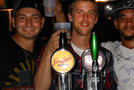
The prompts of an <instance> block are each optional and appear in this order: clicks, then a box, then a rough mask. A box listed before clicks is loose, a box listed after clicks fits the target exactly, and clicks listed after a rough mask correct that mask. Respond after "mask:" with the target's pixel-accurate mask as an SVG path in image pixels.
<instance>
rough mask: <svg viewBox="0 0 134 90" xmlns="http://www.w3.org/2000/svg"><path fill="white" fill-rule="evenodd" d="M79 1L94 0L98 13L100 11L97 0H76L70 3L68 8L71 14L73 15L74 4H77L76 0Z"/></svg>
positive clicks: (91, 0)
mask: <svg viewBox="0 0 134 90" xmlns="http://www.w3.org/2000/svg"><path fill="white" fill-rule="evenodd" d="M78 1H89V2H92V3H93V4H94V6H95V9H96V11H95V12H96V15H97V14H98V13H99V10H98V5H97V3H96V2H95V0H74V1H73V2H72V3H71V4H70V5H69V9H68V13H69V14H70V15H72V11H73V9H74V6H75V4H76V2H78Z"/></svg>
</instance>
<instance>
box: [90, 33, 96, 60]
mask: <svg viewBox="0 0 134 90" xmlns="http://www.w3.org/2000/svg"><path fill="white" fill-rule="evenodd" d="M90 47H91V48H90V49H91V56H92V59H93V61H95V62H97V60H98V41H97V36H96V34H95V32H93V33H92V36H91V42H90Z"/></svg>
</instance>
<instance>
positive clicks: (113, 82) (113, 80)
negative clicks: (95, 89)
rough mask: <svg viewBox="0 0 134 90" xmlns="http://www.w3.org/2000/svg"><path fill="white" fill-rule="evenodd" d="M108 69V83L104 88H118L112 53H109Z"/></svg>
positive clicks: (111, 89) (106, 89)
mask: <svg viewBox="0 0 134 90" xmlns="http://www.w3.org/2000/svg"><path fill="white" fill-rule="evenodd" d="M106 57H107V58H108V59H107V63H108V64H107V70H106V78H105V80H106V83H105V86H104V88H105V89H104V90H117V82H116V81H117V79H116V77H115V72H114V69H113V56H112V54H111V53H107V55H106Z"/></svg>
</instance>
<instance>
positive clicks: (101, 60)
mask: <svg viewBox="0 0 134 90" xmlns="http://www.w3.org/2000/svg"><path fill="white" fill-rule="evenodd" d="M82 65H83V67H84V68H85V69H86V70H87V71H86V78H87V79H86V80H87V85H86V87H87V90H103V84H104V80H103V77H104V75H105V74H104V73H103V70H104V68H105V66H106V58H105V56H104V54H103V53H102V51H101V50H99V45H98V41H97V37H96V34H95V32H93V33H92V35H91V39H90V49H87V50H85V51H84V52H83V54H82Z"/></svg>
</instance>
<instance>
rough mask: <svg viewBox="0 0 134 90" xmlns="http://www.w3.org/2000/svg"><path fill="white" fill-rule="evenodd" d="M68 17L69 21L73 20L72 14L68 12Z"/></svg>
mask: <svg viewBox="0 0 134 90" xmlns="http://www.w3.org/2000/svg"><path fill="white" fill-rule="evenodd" d="M68 19H69V21H70V22H73V18H72V15H70V13H68Z"/></svg>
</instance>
